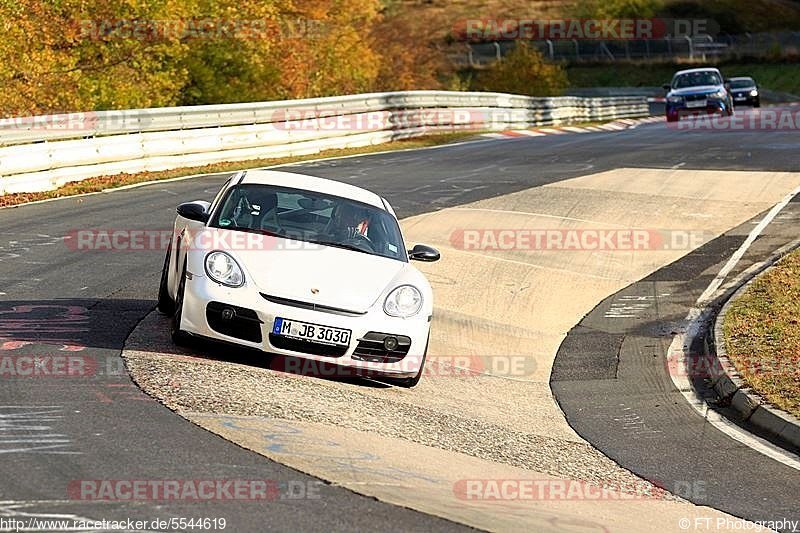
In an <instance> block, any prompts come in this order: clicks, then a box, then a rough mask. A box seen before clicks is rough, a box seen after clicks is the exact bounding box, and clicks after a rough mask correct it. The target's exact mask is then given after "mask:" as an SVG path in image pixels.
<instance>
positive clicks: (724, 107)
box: [666, 99, 728, 116]
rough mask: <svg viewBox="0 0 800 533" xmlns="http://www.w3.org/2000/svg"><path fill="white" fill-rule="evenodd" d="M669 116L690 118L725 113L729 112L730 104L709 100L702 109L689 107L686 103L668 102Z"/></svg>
mask: <svg viewBox="0 0 800 533" xmlns="http://www.w3.org/2000/svg"><path fill="white" fill-rule="evenodd" d="M666 109H667V115H670V116H690V115H700V114H714V113H725V112H727V111H728V103H727V102H726V101H724V100H718V99H707V100H706V105H705V106H702V107H688V106H687V104H686V101H683V102H680V103H672V102H667V106H666Z"/></svg>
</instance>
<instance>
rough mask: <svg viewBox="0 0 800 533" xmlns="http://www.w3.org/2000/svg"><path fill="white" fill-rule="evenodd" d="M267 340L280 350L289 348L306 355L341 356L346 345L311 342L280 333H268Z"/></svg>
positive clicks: (344, 351) (345, 349)
mask: <svg viewBox="0 0 800 533" xmlns="http://www.w3.org/2000/svg"><path fill="white" fill-rule="evenodd" d="M269 342H270V344H272V345H273V346H274V347H275V348H280V349H281V350H291V351H293V352H300V353H305V354H308V355H321V356H323V357H341V356H343V355H344V354H345V353H347V348H348V347H347V346H333V345H331V344H322V343H320V342H311V341H306V340H301V339H292V338H289V337H283V336H281V335H275V334H274V333H270V334H269Z"/></svg>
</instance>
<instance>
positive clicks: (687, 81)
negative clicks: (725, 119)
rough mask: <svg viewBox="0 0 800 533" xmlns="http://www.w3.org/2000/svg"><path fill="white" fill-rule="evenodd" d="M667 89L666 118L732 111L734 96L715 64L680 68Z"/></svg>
mask: <svg viewBox="0 0 800 533" xmlns="http://www.w3.org/2000/svg"><path fill="white" fill-rule="evenodd" d="M664 89H665V90H667V91H668V92H667V122H675V121H677V120H680V118H681V117H682V116H686V115H698V114H706V113H707V114H712V113H718V114H723V115H727V116H731V115H733V99H732V98H731V94H730V91H728V89H727V87H726V82H725V80H724V79H723V77H722V74H720V72H719V70H717V69H715V68H693V69H689V70H681V71H678V72H676V73H675V75H674V76H673V77H672V83H670V84H669V85H664Z"/></svg>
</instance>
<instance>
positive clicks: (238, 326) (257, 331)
mask: <svg viewBox="0 0 800 533" xmlns="http://www.w3.org/2000/svg"><path fill="white" fill-rule="evenodd" d="M225 309H231V310H233V312H234V315H233V317H232V318H230V319H224V318H222V311H223V310H225ZM206 320H207V321H208V326H209V327H210V328H211V329H213V330H214V331H216V332H218V333H222V334H223V335H227V336H229V337H236V338H237V339H242V340H246V341H250V342H261V340H262V337H261V324H262V322H261V320H259V318H258V315H257V314H256V312H255V311H253V310H252V309H245V308H244V307H237V306H235V305H228V304H224V303H221V302H209V304H208V305H207V306H206Z"/></svg>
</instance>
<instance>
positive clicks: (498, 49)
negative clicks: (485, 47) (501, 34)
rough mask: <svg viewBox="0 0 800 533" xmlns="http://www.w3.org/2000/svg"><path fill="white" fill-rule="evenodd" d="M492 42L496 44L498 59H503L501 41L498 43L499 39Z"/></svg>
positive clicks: (495, 50)
mask: <svg viewBox="0 0 800 533" xmlns="http://www.w3.org/2000/svg"><path fill="white" fill-rule="evenodd" d="M492 44H493V45H494V56H495V58H496V59H497V60H498V61H500V60H501V59H503V54H502V52H501V51H500V43H498V42H497V41H492Z"/></svg>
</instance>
